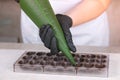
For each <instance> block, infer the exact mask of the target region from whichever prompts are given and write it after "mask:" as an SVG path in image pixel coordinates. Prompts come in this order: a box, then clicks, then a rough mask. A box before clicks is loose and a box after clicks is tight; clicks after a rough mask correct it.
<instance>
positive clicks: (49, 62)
mask: <svg viewBox="0 0 120 80" xmlns="http://www.w3.org/2000/svg"><path fill="white" fill-rule="evenodd" d="M72 55H73V57H74V59H75V61H76V66H72V65H71V63H70V62H69V60H68V59H67V58H66V57H65V56H64V55H63V54H62V53H58V54H56V55H51V54H50V53H49V52H32V51H28V52H25V53H24V54H23V55H22V56H21V57H20V58H19V59H18V60H17V61H16V62H15V63H14V71H15V72H28V73H46V74H47V73H48V74H62V75H64V74H65V75H76V76H93V77H108V73H109V72H108V69H109V56H108V55H106V54H95V53H94V54H93V53H72Z"/></svg>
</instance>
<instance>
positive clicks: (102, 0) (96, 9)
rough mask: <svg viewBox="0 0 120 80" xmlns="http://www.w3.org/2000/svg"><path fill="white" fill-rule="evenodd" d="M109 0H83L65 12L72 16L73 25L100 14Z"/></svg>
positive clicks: (106, 6)
mask: <svg viewBox="0 0 120 80" xmlns="http://www.w3.org/2000/svg"><path fill="white" fill-rule="evenodd" d="M109 4H110V0H83V2H81V3H79V4H78V5H76V6H75V7H74V8H73V9H71V10H69V11H67V12H66V13H65V14H66V15H68V16H69V17H71V18H72V20H73V26H76V25H79V24H82V23H85V22H87V21H90V20H92V19H95V18H96V17H98V16H100V15H101V14H102V13H103V12H104V11H105V10H106V9H107V8H108V6H109Z"/></svg>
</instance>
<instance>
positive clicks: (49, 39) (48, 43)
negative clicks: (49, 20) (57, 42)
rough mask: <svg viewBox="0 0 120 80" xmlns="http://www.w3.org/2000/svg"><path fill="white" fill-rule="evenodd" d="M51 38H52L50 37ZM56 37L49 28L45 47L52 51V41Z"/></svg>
mask: <svg viewBox="0 0 120 80" xmlns="http://www.w3.org/2000/svg"><path fill="white" fill-rule="evenodd" d="M50 36H51V37H50ZM53 37H54V34H53V31H52V29H51V28H50V27H49V28H48V31H47V34H46V36H45V42H44V43H45V46H46V47H48V48H49V49H50V43H51V41H52V38H53Z"/></svg>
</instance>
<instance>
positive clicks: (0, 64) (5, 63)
mask: <svg viewBox="0 0 120 80" xmlns="http://www.w3.org/2000/svg"><path fill="white" fill-rule="evenodd" d="M23 53H24V50H17V49H0V80H120V54H119V53H115V54H114V53H110V63H109V64H110V66H109V77H108V78H100V77H86V76H84V77H83V76H69V75H50V74H35V73H19V72H14V71H13V64H14V63H15V61H16V60H17V59H18V58H19V57H20V56H21V55H22V54H23Z"/></svg>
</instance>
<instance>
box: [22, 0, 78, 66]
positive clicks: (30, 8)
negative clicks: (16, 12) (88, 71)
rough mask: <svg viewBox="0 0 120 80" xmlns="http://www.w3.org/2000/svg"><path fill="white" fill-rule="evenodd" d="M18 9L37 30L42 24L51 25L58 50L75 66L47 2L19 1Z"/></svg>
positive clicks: (41, 0)
mask: <svg viewBox="0 0 120 80" xmlns="http://www.w3.org/2000/svg"><path fill="white" fill-rule="evenodd" d="M20 7H21V8H22V9H23V11H24V12H25V13H26V14H27V15H28V16H29V17H30V18H31V20H32V21H33V22H34V23H35V24H36V25H37V26H38V27H39V28H40V27H41V26H42V25H44V24H50V25H51V28H52V29H53V32H54V34H55V37H56V39H57V42H58V48H59V50H60V51H62V53H63V54H64V55H65V56H66V57H67V58H68V59H69V61H70V62H71V64H72V65H75V64H76V63H75V60H74V58H73V56H72V54H71V52H70V50H69V48H68V45H67V42H66V40H65V37H64V34H63V31H62V29H61V27H60V24H59V23H58V21H57V18H56V16H55V14H54V11H53V9H52V7H51V5H50V3H49V0H20Z"/></svg>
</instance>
